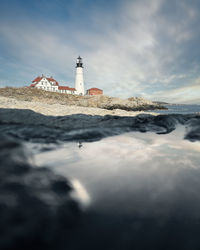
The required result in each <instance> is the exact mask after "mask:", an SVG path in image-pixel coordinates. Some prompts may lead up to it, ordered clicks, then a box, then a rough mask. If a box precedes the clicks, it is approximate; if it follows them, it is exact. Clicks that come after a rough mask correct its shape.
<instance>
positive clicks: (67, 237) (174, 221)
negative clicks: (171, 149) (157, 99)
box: [0, 109, 200, 250]
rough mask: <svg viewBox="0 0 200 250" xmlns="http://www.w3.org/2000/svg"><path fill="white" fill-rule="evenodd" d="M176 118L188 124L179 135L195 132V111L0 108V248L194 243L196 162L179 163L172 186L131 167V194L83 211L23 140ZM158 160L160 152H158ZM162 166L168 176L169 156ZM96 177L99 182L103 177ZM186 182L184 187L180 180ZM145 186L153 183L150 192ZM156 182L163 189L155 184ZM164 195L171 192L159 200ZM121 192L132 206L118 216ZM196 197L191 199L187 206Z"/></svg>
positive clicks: (158, 125) (96, 135)
mask: <svg viewBox="0 0 200 250" xmlns="http://www.w3.org/2000/svg"><path fill="white" fill-rule="evenodd" d="M179 125H182V126H184V127H185V129H186V133H185V139H187V140H190V141H198V140H199V139H200V129H199V128H200V116H199V115H195V114H192V115H178V114H176V115H158V116H152V115H138V116H136V117H119V116H103V117H102V116H90V115H70V116H58V117H55V116H44V115H42V114H39V113H36V112H34V111H31V110H17V109H0V134H1V137H0V249H30V250H31V249H34V250H35V249H39V250H40V249H50V250H51V249H52V250H53V249H56V250H57V249H58V250H60V249H61V250H62V249H70V250H79V249H84V248H85V249H92V250H94V249H100V250H102V249H105V250H110V249H115V250H121V249H124V250H129V249H130V250H131V249H137V250H140V249H159V250H160V249H166V250H168V249H170V250H171V249H176V250H177V249H181V250H190V249H193V250H197V249H199V247H200V243H199V240H198V237H199V229H200V226H199V225H200V223H199V221H200V215H199V207H200V205H199V204H200V203H199V200H198V197H199V176H200V173H199V170H198V169H197V168H196V167H194V168H190V166H189V167H188V168H183V170H180V173H179V172H178V174H177V179H175V185H174V186H173V188H174V189H173V190H172V189H170V188H171V186H170V187H169V189H168V183H167V182H166V185H163V184H164V183H163V176H165V175H163V176H162V175H161V177H159V178H158V182H156V185H155V183H154V181H155V179H152V180H153V181H152V182H151V181H149V179H148V178H149V177H148V178H147V179H145V178H143V176H145V173H146V169H145V170H144V174H142V175H141V177H140V178H141V182H137V174H138V173H140V172H141V170H138V171H136V172H134V174H136V176H135V175H133V178H135V179H134V181H132V180H131V183H132V182H133V184H135V185H136V188H135V189H133V190H132V189H131V190H130V192H132V193H131V195H130V194H129V196H126V194H125V193H123V194H121V197H122V199H120V203H119V204H118V203H116V204H117V206H114V207H113V208H112V209H111V210H110V211H109V212H107V213H106V212H102V211H101V209H96V210H95V209H94V208H93V209H88V211H84V212H83V211H82V210H81V209H80V206H79V204H78V202H77V201H76V200H74V198H72V196H71V193H72V191H73V188H72V185H71V184H70V183H71V182H70V180H68V179H66V178H65V177H62V176H60V175H58V174H55V173H54V172H53V171H51V170H50V169H49V168H47V167H39V168H37V167H36V166H35V165H34V163H33V162H32V161H31V156H30V154H29V153H28V152H27V151H26V148H23V146H22V142H24V141H31V142H36V143H50V142H53V143H57V142H65V141H67V142H69V141H79V142H83V141H98V140H100V139H102V138H105V137H109V136H113V135H120V134H122V133H124V132H131V131H139V132H154V133H156V134H168V133H171V132H172V131H175V130H176V128H177V126H179ZM176 147H177V145H176ZM140 158H142V157H140ZM162 160H163V161H164V160H165V159H164V158H163V159H162V158H159V161H162ZM196 160H197V162H198V159H196ZM107 163H108V161H107ZM134 164H135V163H134V162H133V166H134ZM179 164H180V163H179ZM195 164H196V163H195ZM152 165H153V164H152ZM152 165H151V167H152V168H153V166H152ZM131 166H132V165H131ZM89 167H91V166H89ZM92 167H95V166H93V165H92ZM66 168H67V162H66ZM100 169H102V167H101V166H100ZM166 169H167V171H168V170H169V178H170V177H171V169H168V166H167V164H166ZM66 171H67V170H66ZM80 171H81V170H80ZM82 171H83V172H86V171H88V170H87V169H86V170H85V169H84V170H82ZM93 171H94V170H93ZM95 171H96V170H95ZM114 172H115V171H114ZM161 172H162V171H161ZM175 172H177V171H175ZM100 173H101V172H100ZM122 173H124V170H123V172H122ZM157 173H160V172H159V171H155V172H153V174H152V176H153V178H155V175H156V174H157ZM164 173H165V172H164ZM99 176H102V175H101V174H99ZM129 176H130V178H132V177H131V175H129V174H127V178H129ZM134 176H135V177H134ZM121 178H124V179H125V181H124V182H123V183H126V178H125V177H124V176H123V174H122V176H119V179H118V182H120V180H121ZM179 178H180V179H179ZM103 179H104V180H108V182H109V177H107V176H103ZM114 180H116V178H115V179H114ZM97 181H98V182H99V183H101V182H100V181H102V180H99V179H97ZM112 181H113V180H112ZM156 181H157V179H156ZM167 181H168V180H167ZM113 182H114V181H113ZM137 183H139V184H138V185H139V186H137ZM185 183H186V184H187V185H188V187H189V188H185ZM173 184H174V183H173ZM123 185H124V184H122V183H121V186H123ZM145 185H146V186H145ZM102 186H103V185H102ZM138 187H139V188H138ZM149 187H151V188H152V190H153V191H155V192H152V193H153V194H152V193H151V192H150V190H151V189H150V188H149ZM161 187H162V188H163V190H164V191H163V192H160V190H161ZM165 187H167V188H166V190H165ZM101 188H102V189H103V187H101ZM116 188H118V189H117V190H118V191H119V192H118V195H120V187H119V186H118V185H117V184H116V187H115V189H114V190H116ZM137 188H138V189H137ZM112 192H113V190H109V189H107V190H106V194H109V193H110V194H111V197H113V200H114V199H116V200H117V197H115V195H116V193H112ZM113 194H114V195H113ZM154 194H156V196H155V195H154ZM166 194H167V195H166ZM183 194H184V195H183ZM145 195H146V196H145ZM168 195H169V200H165V198H166V196H167V197H168ZM105 196H106V195H105ZM127 199H129V200H130V202H128V204H131V206H132V208H134V209H133V210H131V211H132V212H131V214H129V215H127V216H123V217H121V211H122V210H123V209H122V208H123V206H124V203H123V201H124V202H125V201H126V200H127ZM197 200H198V202H196V201H197ZM194 202H195V207H194V206H193V205H192V206H191V204H193V203H194ZM110 204H111V203H110V200H109V199H108V200H107V202H106V203H105V204H104V203H103V202H101V201H99V207H104V206H109V205H110ZM114 204H115V203H114ZM99 207H98V208H99ZM157 208H158V209H157ZM166 208H167V209H166ZM165 210H167V212H166V213H164V215H163V211H165ZM144 211H145V213H143V212H144ZM157 211H161V213H160V212H159V213H158V212H157Z"/></svg>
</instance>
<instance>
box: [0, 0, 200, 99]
mask: <svg viewBox="0 0 200 250" xmlns="http://www.w3.org/2000/svg"><path fill="white" fill-rule="evenodd" d="M199 47H200V1H199V0H190V1H188V0H107V1H105V0H99V1H95V0H71V1H70V0H65V1H64V0H32V1H28V0H9V1H8V0H1V1H0V76H1V77H0V86H1V87H4V86H14V87H20V86H28V85H29V84H30V83H31V81H32V80H33V79H34V78H35V77H36V76H38V75H41V74H44V75H46V76H53V77H54V78H55V79H56V80H57V81H58V82H59V83H60V84H61V85H68V86H71V87H74V82H75V61H76V58H77V56H78V55H81V56H82V58H83V62H84V78H85V85H86V88H90V87H98V88H102V89H103V90H104V93H105V94H106V95H110V96H118V97H121V98H127V97H131V96H142V97H144V98H148V99H151V100H161V101H169V102H178V103H200V49H199Z"/></svg>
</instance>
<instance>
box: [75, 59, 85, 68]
mask: <svg viewBox="0 0 200 250" xmlns="http://www.w3.org/2000/svg"><path fill="white" fill-rule="evenodd" d="M76 67H77V68H79V67H81V68H83V63H82V58H81V57H80V56H79V57H78V58H77V60H76Z"/></svg>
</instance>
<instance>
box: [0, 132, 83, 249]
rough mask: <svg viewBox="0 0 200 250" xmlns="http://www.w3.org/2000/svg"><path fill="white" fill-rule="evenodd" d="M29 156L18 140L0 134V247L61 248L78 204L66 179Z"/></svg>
mask: <svg viewBox="0 0 200 250" xmlns="http://www.w3.org/2000/svg"><path fill="white" fill-rule="evenodd" d="M29 159H30V157H29V154H27V152H26V150H25V149H24V148H23V147H22V145H21V144H20V143H19V142H17V141H15V140H13V139H11V138H9V137H7V136H0V249H20V250H22V249H29V250H30V249H34V250H35V249H62V246H65V247H66V246H67V245H68V243H69V241H70V235H71V234H72V232H73V230H74V229H75V228H76V225H77V223H78V222H79V219H80V213H81V211H80V208H79V205H78V203H77V202H76V201H74V200H73V199H72V198H71V196H70V194H71V191H72V187H71V185H70V182H69V181H68V180H66V179H65V178H64V177H61V176H58V175H56V174H55V173H53V172H52V171H51V170H49V169H47V168H45V167H42V168H36V167H34V166H32V165H31V163H30V160H29Z"/></svg>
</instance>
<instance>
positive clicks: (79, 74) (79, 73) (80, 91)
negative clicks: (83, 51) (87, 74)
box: [75, 56, 85, 95]
mask: <svg viewBox="0 0 200 250" xmlns="http://www.w3.org/2000/svg"><path fill="white" fill-rule="evenodd" d="M75 87H76V93H77V95H84V93H85V91H84V81H83V63H82V58H81V57H80V56H79V57H78V58H77V60H76V85H75Z"/></svg>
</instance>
